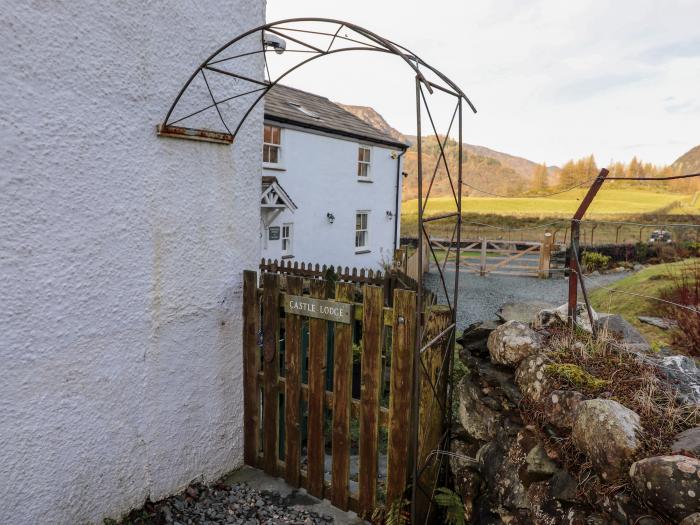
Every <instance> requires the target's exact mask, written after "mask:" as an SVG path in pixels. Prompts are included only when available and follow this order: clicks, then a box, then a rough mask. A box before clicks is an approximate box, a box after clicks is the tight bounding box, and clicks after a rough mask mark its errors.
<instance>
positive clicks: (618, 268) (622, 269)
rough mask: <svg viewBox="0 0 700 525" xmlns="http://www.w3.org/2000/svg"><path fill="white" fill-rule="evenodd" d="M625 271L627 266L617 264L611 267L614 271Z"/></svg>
mask: <svg viewBox="0 0 700 525" xmlns="http://www.w3.org/2000/svg"><path fill="white" fill-rule="evenodd" d="M626 271H627V268H625V267H624V266H617V267H615V268H613V272H615V273H623V272H626Z"/></svg>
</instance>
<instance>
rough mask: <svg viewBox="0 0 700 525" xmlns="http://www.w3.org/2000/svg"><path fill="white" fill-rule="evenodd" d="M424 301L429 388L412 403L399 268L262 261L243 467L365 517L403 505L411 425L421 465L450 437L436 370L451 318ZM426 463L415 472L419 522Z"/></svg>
mask: <svg viewBox="0 0 700 525" xmlns="http://www.w3.org/2000/svg"><path fill="white" fill-rule="evenodd" d="M423 302H424V303H425V304H427V305H428V306H427V307H426V308H425V317H426V319H427V321H426V322H427V325H426V326H427V335H428V336H429V337H430V338H431V339H435V344H433V345H432V346H430V347H429V348H426V350H425V351H424V352H423V355H422V356H421V360H420V371H419V373H418V378H419V381H420V382H421V385H420V386H421V388H422V389H423V391H424V392H427V391H428V390H431V389H432V391H433V395H431V396H428V395H426V396H424V397H423V398H422V400H421V404H420V406H419V407H418V408H417V410H414V407H412V404H411V398H412V386H413V385H412V382H413V352H414V349H415V333H416V326H415V322H416V308H417V292H416V291H415V290H414V289H406V288H404V287H403V285H402V284H401V276H400V275H398V274H395V273H394V272H389V273H388V274H387V275H382V274H381V272H377V273H374V272H371V271H370V272H366V273H365V271H364V270H362V271H359V272H358V271H357V270H353V271H352V272H351V271H349V269H347V268H346V269H345V270H344V271H343V270H342V269H341V268H337V269H334V268H333V267H330V268H326V267H325V266H324V267H319V266H318V265H316V266H315V267H313V268H312V266H311V265H309V266H308V267H307V266H305V265H301V267H299V266H298V265H294V266H292V265H291V264H287V265H284V264H281V265H279V266H278V265H277V264H276V263H268V264H263V265H262V266H261V273H260V276H258V274H257V272H254V271H247V272H245V274H244V330H243V336H244V377H245V416H244V417H245V461H246V463H247V464H248V465H251V466H255V467H259V468H262V469H264V470H265V471H266V472H267V473H269V474H271V475H274V476H280V477H283V478H284V479H285V480H286V481H287V482H288V483H289V484H291V485H293V486H295V487H304V488H306V489H307V490H308V492H309V493H310V494H312V495H314V496H317V497H319V498H328V499H329V500H330V501H331V503H332V504H333V505H334V506H336V507H339V508H341V509H344V510H348V509H349V510H353V511H355V512H357V513H358V514H360V515H362V516H366V517H368V516H370V515H371V513H372V511H373V509H374V508H375V507H376V506H377V505H379V504H381V505H384V504H386V503H387V502H389V504H392V503H393V502H395V501H403V500H404V498H406V495H405V491H406V487H407V483H408V480H409V477H410V471H409V465H410V462H409V461H407V458H408V457H409V455H410V454H411V449H410V436H411V431H410V429H411V428H413V427H414V425H417V428H418V433H419V448H418V454H419V459H420V460H421V463H424V462H425V461H426V459H427V457H428V455H429V454H430V453H431V452H432V451H433V450H434V449H436V448H438V447H439V445H440V442H441V441H442V440H443V438H444V433H445V427H444V419H443V417H442V411H441V407H444V406H445V404H446V402H447V401H446V393H447V377H446V375H444V374H442V375H441V374H440V371H441V369H442V364H443V362H444V360H445V356H446V355H447V350H448V341H449V340H450V338H449V337H448V336H447V334H446V333H445V329H446V328H447V327H448V326H449V325H450V324H451V315H452V314H451V312H450V309H449V308H447V307H446V306H441V305H436V304H434V295H432V294H426V296H425V297H424V301H423ZM412 414H413V415H414V416H413V417H417V419H418V421H412ZM351 458H352V461H351ZM380 464H381V465H382V466H383V465H386V467H383V468H382V469H381V470H380V468H379V466H380ZM433 465H434V466H433V467H431V468H426V469H424V470H423V472H422V473H421V475H420V477H419V484H420V486H421V489H422V491H424V492H425V493H426V495H424V496H421V497H420V498H419V499H420V502H419V503H418V505H417V515H418V516H419V517H420V518H422V519H425V516H427V514H428V513H429V507H430V501H429V497H428V495H429V494H430V492H431V490H432V488H433V485H434V484H435V482H436V479H437V475H438V469H437V468H436V467H437V464H433Z"/></svg>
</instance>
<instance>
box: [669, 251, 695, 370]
mask: <svg viewBox="0 0 700 525" xmlns="http://www.w3.org/2000/svg"><path fill="white" fill-rule="evenodd" d="M671 282H672V284H671V286H670V287H669V288H668V289H667V290H665V291H664V292H662V294H661V296H662V298H663V299H665V300H666V301H670V302H671V303H674V304H667V303H662V304H663V313H664V314H665V315H666V317H669V318H670V319H673V320H674V321H676V322H677V323H678V330H675V331H674V335H673V343H674V345H676V346H677V347H678V348H679V349H680V350H683V351H684V352H686V353H687V354H688V355H692V356H694V357H700V262H698V261H697V260H696V261H695V262H694V263H692V264H688V265H686V266H684V267H683V268H682V269H681V271H680V272H679V273H677V274H673V275H672V276H671ZM676 305H681V306H676Z"/></svg>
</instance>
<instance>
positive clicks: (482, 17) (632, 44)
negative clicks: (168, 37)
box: [267, 0, 700, 165]
mask: <svg viewBox="0 0 700 525" xmlns="http://www.w3.org/2000/svg"><path fill="white" fill-rule="evenodd" d="M309 16H315V17H328V18H337V19H342V20H346V21H348V22H354V23H356V24H358V25H361V26H364V27H366V28H367V29H370V30H373V31H374V32H376V33H379V34H381V35H382V36H385V37H387V38H389V39H390V40H393V41H395V42H397V43H400V44H402V45H404V46H406V47H407V48H409V49H411V50H412V51H414V52H415V53H416V54H418V55H419V56H421V57H422V58H423V59H424V60H425V61H426V62H428V63H430V64H431V65H434V66H435V67H437V68H438V69H440V70H441V71H442V72H443V73H445V74H446V75H447V76H448V77H450V78H451V79H452V80H454V81H455V82H456V83H457V84H458V85H459V86H460V87H461V88H462V89H463V91H464V92H465V93H466V94H467V95H468V96H469V97H470V99H471V100H472V101H473V102H474V104H475V105H476V107H477V110H478V113H477V114H476V115H465V117H466V120H465V126H464V141H465V142H468V143H471V144H479V145H483V146H487V147H490V148H493V149H496V150H500V151H504V152H507V153H511V154H515V155H520V156H523V157H526V158H529V159H531V160H534V161H538V162H542V161H545V162H547V163H548V164H559V165H561V164H563V163H564V162H565V161H566V160H568V159H570V158H572V157H573V158H578V157H581V156H584V155H588V154H591V153H593V154H594V155H595V156H596V159H597V160H598V163H599V164H601V165H602V164H606V163H607V162H608V161H610V160H611V159H615V160H623V161H628V160H629V159H630V158H631V157H632V156H633V155H637V156H638V157H641V158H642V159H644V160H647V161H650V162H654V163H658V164H663V163H670V162H672V161H673V160H675V158H676V157H678V156H679V155H681V154H682V153H684V152H685V151H687V150H688V149H690V148H691V147H693V146H696V145H698V144H700V0H614V1H613V0H610V1H604V0H576V1H561V0H471V1H468V2H467V1H464V0H432V1H431V0H421V1H414V0H400V1H399V0H372V1H369V0H353V1H343V2H340V1H329V0H294V1H292V0H268V2H267V18H268V21H274V20H279V19H283V18H292V17H309ZM376 55H377V54H375V53H355V54H352V56H351V53H347V54H346V55H345V56H342V54H339V55H336V56H331V57H326V58H323V59H320V60H318V61H317V62H316V63H315V64H313V65H309V66H307V67H304V68H300V69H299V70H298V72H295V73H294V74H293V75H290V77H288V79H287V80H286V81H285V82H286V83H287V84H290V85H292V86H296V87H299V88H302V89H307V90H309V91H313V92H316V93H319V94H322V95H325V96H328V97H329V98H331V99H332V100H336V101H340V102H345V103H349V104H359V105H369V106H372V107H374V108H375V109H376V110H377V111H379V112H380V113H381V114H382V115H383V116H384V117H385V118H386V120H387V121H388V122H389V123H390V124H391V125H393V126H394V127H395V128H397V129H399V130H400V131H402V132H403V133H406V134H415V102H414V99H413V96H414V84H413V81H412V77H411V76H410V71H407V69H408V67H407V66H406V65H405V64H400V63H399V62H400V61H399V59H397V58H395V57H378V56H376ZM444 109H446V108H444ZM448 116H449V115H448Z"/></svg>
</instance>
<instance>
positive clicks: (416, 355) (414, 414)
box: [410, 76, 424, 523]
mask: <svg viewBox="0 0 700 525" xmlns="http://www.w3.org/2000/svg"><path fill="white" fill-rule="evenodd" d="M420 101H421V92H420V78H419V77H418V76H416V147H417V150H418V151H417V154H418V165H417V170H418V276H417V277H418V279H417V281H418V290H417V291H416V295H417V297H416V337H415V349H414V352H413V381H412V394H413V395H412V396H411V398H412V399H411V454H410V456H411V458H410V461H411V471H412V474H411V478H412V480H413V482H412V483H411V523H416V517H417V509H416V495H417V491H418V433H419V428H418V426H419V425H418V414H419V405H420V374H419V366H420V349H421V343H422V335H423V320H424V317H423V140H422V137H421V102H420Z"/></svg>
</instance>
